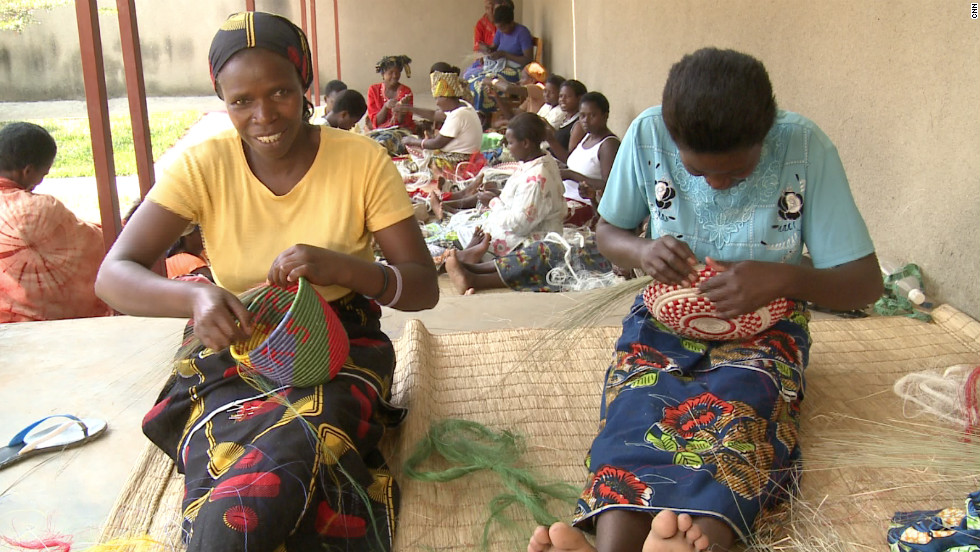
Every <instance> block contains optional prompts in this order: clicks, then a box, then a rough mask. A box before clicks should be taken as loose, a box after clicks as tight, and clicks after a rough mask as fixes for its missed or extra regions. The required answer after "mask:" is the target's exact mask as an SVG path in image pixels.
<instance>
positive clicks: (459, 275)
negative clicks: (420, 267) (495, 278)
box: [446, 250, 473, 295]
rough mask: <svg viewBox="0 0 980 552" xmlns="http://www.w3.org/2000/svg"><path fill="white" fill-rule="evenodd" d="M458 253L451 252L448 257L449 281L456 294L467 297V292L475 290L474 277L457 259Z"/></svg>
mask: <svg viewBox="0 0 980 552" xmlns="http://www.w3.org/2000/svg"><path fill="white" fill-rule="evenodd" d="M458 253H459V252H458V251H453V250H450V252H449V256H447V257H446V273H448V274H449V281H450V282H452V283H453V287H454V288H456V292H457V293H459V294H460V295H466V290H468V289H472V288H473V282H472V275H471V274H470V271H469V270H466V267H464V266H463V265H462V264H460V262H459V260H458V259H457V258H456V255H457V254H458ZM471 295H472V294H471Z"/></svg>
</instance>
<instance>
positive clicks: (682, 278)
mask: <svg viewBox="0 0 980 552" xmlns="http://www.w3.org/2000/svg"><path fill="white" fill-rule="evenodd" d="M696 264H698V261H697V259H696V258H695V257H694V253H693V252H692V251H691V248H690V247H688V245H687V244H686V243H684V242H682V241H680V240H679V239H677V238H675V237H674V236H663V237H661V238H657V239H656V240H653V241H651V242H649V243H647V244H645V245H644V246H643V250H642V251H641V252H640V268H642V269H643V272H646V273H647V274H649V275H650V276H652V277H653V278H654V279H655V280H657V281H658V282H663V283H665V284H672V285H693V284H694V282H696V281H697V279H698V275H697V272H695V270H694V265H696Z"/></svg>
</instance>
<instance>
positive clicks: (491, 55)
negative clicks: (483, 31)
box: [487, 50, 507, 59]
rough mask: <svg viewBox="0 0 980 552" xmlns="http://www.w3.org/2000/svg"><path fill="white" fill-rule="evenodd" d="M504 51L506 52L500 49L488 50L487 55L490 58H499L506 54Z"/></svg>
mask: <svg viewBox="0 0 980 552" xmlns="http://www.w3.org/2000/svg"><path fill="white" fill-rule="evenodd" d="M506 53H507V52H504V51H501V50H496V51H494V52H490V53H489V54H487V57H488V58H490V59H500V58H502V57H504V56H505V55H506Z"/></svg>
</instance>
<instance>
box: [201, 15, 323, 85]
mask: <svg viewBox="0 0 980 552" xmlns="http://www.w3.org/2000/svg"><path fill="white" fill-rule="evenodd" d="M246 48H264V49H266V50H269V51H271V52H274V53H276V54H279V55H281V56H283V57H284V58H286V59H288V60H289V61H290V63H292V64H293V65H295V66H296V71H297V72H298V73H299V78H300V80H301V81H303V89H304V90H307V89H309V88H310V84H311V83H312V82H313V70H312V67H313V60H312V58H311V57H310V46H309V43H307V41H306V35H305V34H304V33H303V30H302V29H300V28H299V27H297V26H296V25H294V24H293V22H292V21H290V20H288V19H286V18H285V17H282V16H279V15H275V14H272V13H265V12H242V13H236V14H232V15H230V16H229V17H228V19H227V20H225V22H224V23H223V24H222V25H221V28H220V29H218V32H217V34H215V35H214V39H213V40H211V51H210V52H209V53H208V64H209V65H210V67H211V84H212V85H213V86H215V91H217V78H218V73H219V72H220V71H221V68H222V67H224V66H225V64H226V63H228V60H229V59H231V57H232V56H233V55H235V54H236V53H238V52H239V51H241V50H244V49H246ZM219 96H220V94H219Z"/></svg>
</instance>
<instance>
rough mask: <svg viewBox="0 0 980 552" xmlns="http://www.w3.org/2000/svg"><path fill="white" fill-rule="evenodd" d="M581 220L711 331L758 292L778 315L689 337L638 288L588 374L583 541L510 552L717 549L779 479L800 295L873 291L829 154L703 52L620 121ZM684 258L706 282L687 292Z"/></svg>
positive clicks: (794, 410)
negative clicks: (590, 222) (703, 310)
mask: <svg viewBox="0 0 980 552" xmlns="http://www.w3.org/2000/svg"><path fill="white" fill-rule="evenodd" d="M599 214H600V216H601V217H602V218H601V219H600V221H599V224H598V228H597V241H598V245H599V249H600V250H601V252H602V253H603V254H604V255H605V256H606V257H608V258H609V260H611V261H612V262H614V263H616V264H617V265H619V266H622V267H625V268H634V267H639V268H642V269H643V270H644V271H645V272H646V273H647V274H649V275H651V276H652V277H653V278H654V279H655V280H657V281H659V282H662V283H664V284H676V285H679V286H681V287H682V289H683V287H686V288H688V290H689V291H692V292H694V291H700V293H701V294H703V296H704V297H706V298H707V299H709V300H710V301H711V302H712V303H713V304H714V306H715V308H716V309H717V315H718V317H717V318H715V319H714V322H716V323H717V324H715V325H714V326H715V327H717V326H718V325H719V324H721V325H724V324H725V322H724V321H726V320H728V321H730V322H734V320H738V319H737V318H736V317H739V315H743V314H746V313H752V312H754V311H756V310H757V309H760V308H765V307H767V305H769V304H770V303H771V302H774V304H780V305H782V306H783V308H784V310H785V311H786V312H785V315H784V316H781V317H779V318H778V319H776V320H774V324H773V325H772V326H771V327H769V328H768V329H763V330H761V331H760V332H758V333H756V334H755V335H750V336H749V337H747V338H741V339H733V340H729V341H722V340H719V339H703V338H702V339H698V338H692V337H684V336H682V335H680V334H679V333H678V332H680V333H687V330H688V329H689V328H685V326H684V325H683V324H678V321H677V320H676V319H672V318H671V317H670V316H667V315H665V314H663V313H664V311H660V310H658V311H657V314H658V317H656V318H655V317H653V316H651V313H650V311H648V307H647V306H646V305H647V302H645V301H644V299H643V298H642V296H641V297H638V298H637V300H636V301H635V302H634V304H633V307H632V309H631V310H630V312H629V313H628V315H627V316H626V318H625V319H624V321H623V332H622V335H621V337H620V338H619V341H618V343H617V344H616V355H615V360H614V361H613V362H612V364H611V365H610V366H609V368H608V370H607V372H606V380H605V388H604V390H603V395H602V404H601V409H600V417H601V420H600V424H599V432H598V435H597V436H596V438H595V440H594V441H593V444H592V448H591V451H590V453H589V455H588V456H587V460H586V466H587V468H588V470H589V473H590V476H589V479H588V480H587V482H586V485H585V488H584V491H583V493H582V496H581V499H580V500H579V503H578V507H577V509H576V511H575V516H574V525H575V526H576V527H578V528H579V529H581V530H583V531H589V532H594V533H595V548H593V547H592V545H590V544H589V543H588V542H587V541H586V540H585V537H584V534H583V533H581V532H579V530H578V529H575V528H572V527H570V526H568V525H565V524H555V525H553V526H551V527H550V528H545V527H539V528H538V529H537V530H536V531H535V532H534V534H533V536H532V537H531V539H530V543H529V545H528V550H529V552H543V551H558V550H561V551H594V550H596V549H598V550H599V551H600V552H606V551H615V552H640V551H642V552H658V551H665V552H675V551H685V552H689V551H697V550H729V549H731V546H732V545H733V543H734V542H735V540H736V539H739V538H744V537H746V536H747V535H748V533H749V531H750V530H751V528H752V525H753V523H754V522H755V520H756V518H757V517H758V515H759V513H760V512H761V511H762V510H763V508H765V507H767V506H768V505H770V504H771V503H772V502H773V501H774V500H775V499H778V498H779V497H780V496H781V495H784V494H785V492H787V491H788V490H790V489H792V483H793V473H794V467H795V465H796V462H797V460H798V459H799V451H800V449H799V443H798V442H797V430H798V427H799V412H800V403H801V401H802V400H803V396H804V377H803V374H804V369H805V367H806V364H807V358H808V352H809V347H810V336H809V333H808V331H807V320H808V315H807V312H806V310H805V305H806V301H813V302H814V303H817V304H820V305H823V306H826V307H829V308H832V309H840V310H850V309H854V308H860V307H863V306H865V305H867V304H868V303H870V302H872V301H874V300H875V299H876V298H877V297H878V296H879V295H880V294H881V289H882V285H881V277H880V275H879V273H878V267H877V260H876V258H875V254H874V246H873V245H872V242H871V239H870V237H869V235H868V231H867V228H866V227H865V224H864V221H863V220H862V218H861V215H860V213H859V212H858V210H857V207H856V206H855V204H854V200H853V198H852V196H851V192H850V189H849V187H848V183H847V178H846V177H845V175H844V169H843V166H842V164H841V160H840V157H839V156H838V154H837V150H836V148H835V147H834V145H833V144H832V143H831V142H830V140H829V139H828V138H827V136H826V135H825V134H824V133H823V132H821V130H820V129H819V128H817V126H816V125H815V124H814V123H812V122H811V121H809V120H808V119H806V118H804V117H802V116H800V115H797V114H795V113H790V112H787V111H780V110H777V109H776V102H775V100H774V98H773V95H772V86H771V84H770V82H769V76H768V74H767V73H766V70H765V67H763V65H762V63H760V62H759V61H757V60H756V59H754V58H752V57H749V56H748V55H745V54H742V53H738V52H734V51H731V50H724V51H723V50H716V49H703V50H699V51H697V52H695V53H693V54H691V55H688V56H685V57H684V58H683V59H682V60H681V61H680V62H678V63H677V64H675V65H674V66H673V67H672V68H671V71H670V75H669V76H668V79H667V84H666V86H665V88H664V94H663V104H662V105H661V106H659V107H654V108H650V109H648V110H646V111H645V112H643V113H641V114H640V116H639V117H638V118H637V119H636V120H634V121H633V123H632V125H630V128H629V130H628V131H627V132H626V135H625V137H624V138H623V144H622V147H621V148H620V150H619V154H618V155H617V157H616V162H615V164H614V165H613V170H612V174H611V175H610V177H609V180H608V183H607V185H606V191H605V194H604V196H603V198H602V202H601V203H600V204H599ZM648 215H649V216H650V233H649V234H650V235H649V236H647V237H637V236H636V235H634V234H633V233H632V232H631V231H630V230H629V229H632V228H634V227H636V226H637V225H638V224H639V222H640V221H641V220H643V218H644V217H646V216H648ZM804 246H806V248H807V249H808V250H809V253H810V255H811V257H812V260H813V266H812V267H811V266H807V265H804V264H801V260H802V256H803V247H804ZM700 263H707V265H708V266H709V267H711V268H712V269H713V270H714V271H715V272H716V275H714V276H711V277H709V278H707V280H704V281H702V282H701V283H699V284H697V290H691V289H690V288H691V286H692V285H694V283H695V282H697V281H698V271H697V270H696V268H695V267H696V265H698V264H700ZM655 288H656V286H654V287H652V288H651V289H655ZM781 298H786V299H788V300H789V308H788V309H785V307H786V300H782V301H775V300H778V299H781ZM653 304H654V305H655V306H656V305H657V304H658V303H657V302H656V301H654V302H653ZM667 314H669V312H668V313H667ZM760 316H761V315H760ZM682 321H683V320H682ZM667 323H670V324H671V326H670V327H668V325H667ZM706 328H708V327H706ZM708 329H710V328H708Z"/></svg>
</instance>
